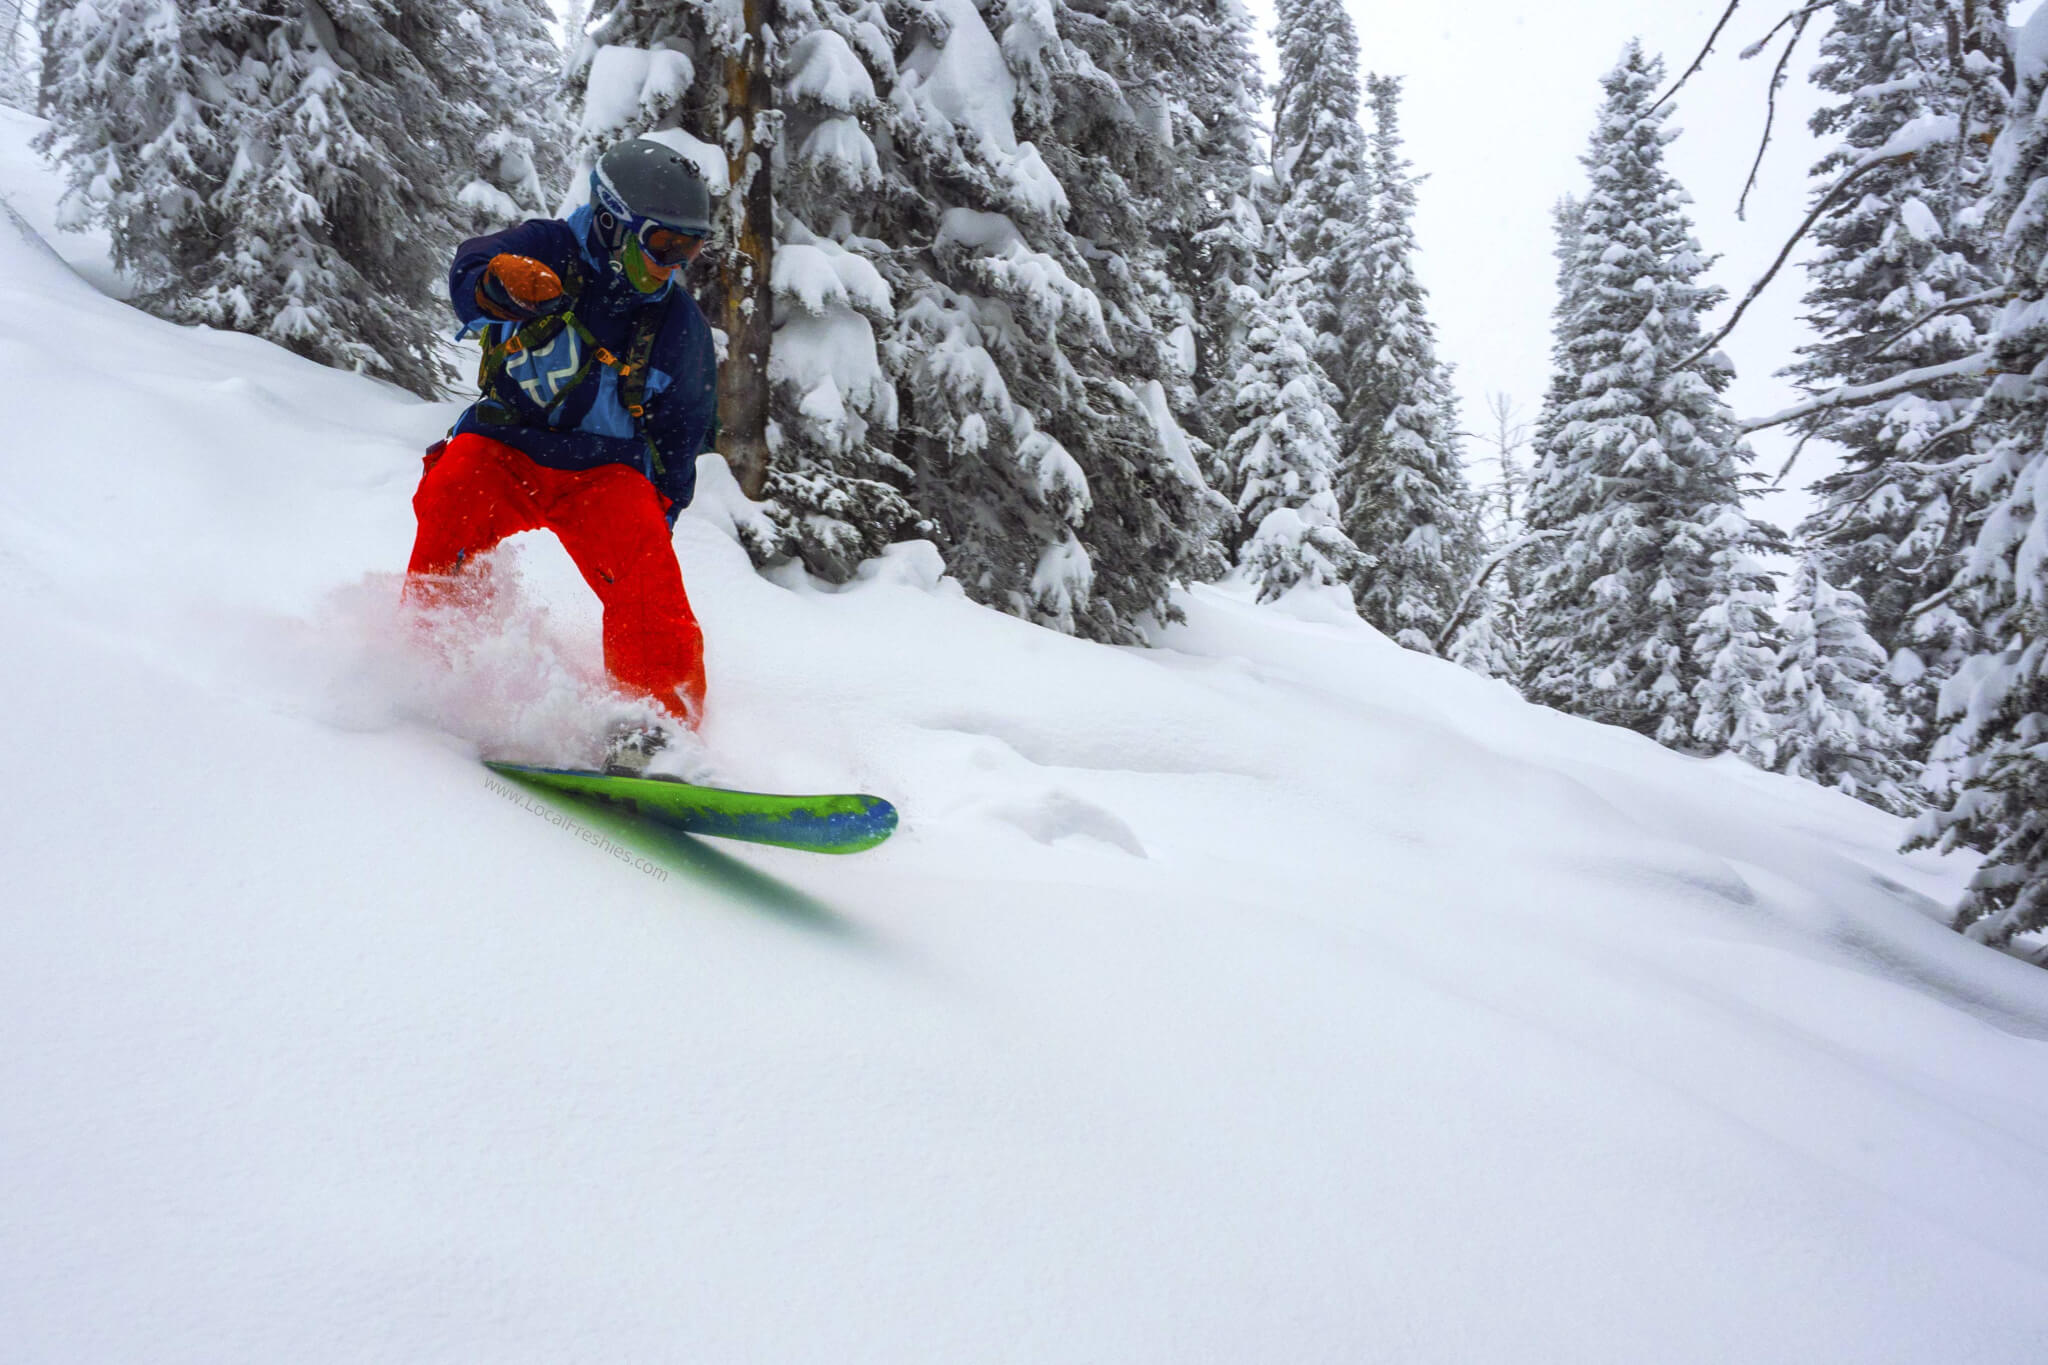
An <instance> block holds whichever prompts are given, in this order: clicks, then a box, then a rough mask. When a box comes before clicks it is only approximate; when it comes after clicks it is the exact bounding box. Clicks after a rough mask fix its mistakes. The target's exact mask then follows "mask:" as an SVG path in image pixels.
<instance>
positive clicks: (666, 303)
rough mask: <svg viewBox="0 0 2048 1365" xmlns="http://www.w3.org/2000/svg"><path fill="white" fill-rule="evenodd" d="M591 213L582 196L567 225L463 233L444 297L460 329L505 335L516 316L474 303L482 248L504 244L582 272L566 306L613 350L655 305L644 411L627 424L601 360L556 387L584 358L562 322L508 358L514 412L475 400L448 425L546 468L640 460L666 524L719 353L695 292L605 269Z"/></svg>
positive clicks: (486, 251)
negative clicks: (486, 410) (662, 497)
mask: <svg viewBox="0 0 2048 1365" xmlns="http://www.w3.org/2000/svg"><path fill="white" fill-rule="evenodd" d="M590 220H591V213H590V207H589V206H588V205H584V206H583V207H581V208H578V209H577V210H576V211H575V212H574V213H572V214H570V215H569V218H568V220H567V221H566V222H565V221H563V220H562V219H560V218H533V219H529V220H528V221H526V222H524V223H521V224H520V225H519V226H517V227H513V228H507V229H506V230H505V231H503V232H494V233H491V234H489V235H488V236H484V237H473V238H471V239H470V240H469V241H466V242H464V243H463V244H462V246H461V247H460V248H459V249H458V250H457V251H456V253H455V265H454V267H453V268H452V269H451V270H450V271H449V272H448V297H449V299H450V300H451V301H452V302H453V303H454V304H455V313H456V316H457V317H459V318H461V319H462V322H463V328H462V332H461V335H463V336H471V335H474V334H476V333H478V332H487V333H488V334H489V335H488V338H487V339H488V341H490V342H502V341H503V340H504V338H505V337H506V336H507V335H509V334H510V333H512V332H513V331H515V330H517V324H514V323H508V322H494V321H492V320H491V319H490V318H489V317H487V316H485V314H484V313H483V310H482V309H480V308H478V307H477V302H476V286H477V281H478V279H479V278H481V277H482V275H483V271H484V267H485V266H486V265H488V264H489V263H490V260H491V257H493V256H496V255H498V254H499V253H501V252H508V253H510V254H512V255H515V256H531V257H532V258H533V259H534V260H537V261H540V262H542V263H544V264H546V265H547V266H548V267H549V268H550V269H552V270H553V271H554V272H555V273H556V274H558V275H560V276H561V277H562V279H563V281H564V283H568V282H569V281H570V280H571V278H572V276H577V275H580V276H581V278H582V279H583V280H584V281H585V283H584V285H583V289H582V292H581V294H580V295H578V296H577V298H576V299H575V301H574V303H573V305H572V311H573V312H574V313H575V315H576V318H577V320H578V321H579V322H581V323H582V324H583V325H584V326H585V327H586V328H588V329H589V330H590V333H591V335H592V336H594V337H595V338H596V339H597V343H598V344H599V345H600V346H602V347H604V348H605V349H606V350H608V351H610V352H611V353H612V354H613V355H615V356H624V355H625V354H626V353H627V350H628V348H629V347H630V345H631V343H632V337H633V330H634V322H635V318H636V315H637V314H638V312H639V310H640V309H643V308H658V309H661V310H662V313H663V317H662V320H661V329H660V331H659V332H657V333H656V334H655V342H654V352H653V355H652V357H651V360H650V365H649V375H648V380H647V393H646V401H645V403H644V407H645V409H646V411H645V413H644V415H642V416H641V417H640V418H639V419H638V420H637V421H636V420H635V419H634V417H633V416H632V414H630V413H628V412H627V411H626V406H625V404H624V402H622V401H621V400H620V397H619V376H618V372H617V371H616V370H614V369H613V368H612V367H611V366H609V365H602V364H593V365H591V366H590V367H589V369H588V371H587V372H586V374H585V375H584V377H583V379H582V381H581V382H580V383H577V384H575V386H574V387H573V388H571V389H569V391H568V392H567V393H566V394H564V393H563V391H562V385H563V383H564V381H566V380H568V379H570V378H571V377H573V376H574V374H575V372H576V371H577V369H578V368H580V367H581V365H582V361H583V359H584V356H583V351H584V348H585V343H584V341H583V339H582V338H581V337H579V336H578V335H577V334H576V332H575V331H574V329H571V328H563V329H562V330H561V331H560V332H559V333H558V334H557V335H556V336H555V338H554V340H553V341H551V342H550V343H548V344H547V345H546V346H545V347H543V348H542V349H540V350H538V351H536V350H534V349H532V348H528V349H526V350H524V351H520V352H517V353H516V354H514V355H512V356H511V357H510V358H509V359H508V361H507V364H506V369H505V379H504V380H503V381H501V387H503V388H504V389H505V390H506V391H507V393H508V394H509V395H510V397H511V398H512V399H513V400H514V401H513V406H514V408H515V410H516V411H517V412H518V414H519V420H518V421H515V422H512V423H509V424H508V423H504V422H494V421H488V420H485V419H484V418H483V417H482V416H480V415H479V413H478V411H477V410H478V408H479V407H481V406H483V404H482V403H481V402H479V403H476V404H472V405H471V406H470V407H469V409H468V410H467V411H465V412H464V413H463V414H462V416H461V417H460V418H458V419H457V420H456V423H455V430H456V431H473V432H475V433H477V434H478V435H480V436H488V437H490V438H491V439H492V440H494V441H503V442H504V443H505V444H506V445H509V446H512V447H514V448H516V449H517V450H519V451H521V452H522V453H524V454H525V455H526V456H527V458H529V459H531V460H532V461H533V462H534V463H536V464H543V465H547V466H549V467H550V468H553V469H594V468H596V467H597V466H599V465H606V464H622V465H627V466H630V467H631V468H634V469H637V470H639V471H640V472H641V473H642V474H645V475H646V476H647V477H648V479H650V480H651V481H652V482H653V484H654V486H655V487H656V488H658V489H659V490H661V492H663V493H665V494H666V495H668V497H669V498H671V499H673V506H671V507H670V508H669V521H670V524H674V521H675V518H676V515H677V514H678V513H679V512H681V510H682V509H683V508H684V507H685V506H686V505H688V503H689V501H690V498H691V496H692V495H693V494H694V493H695V492H696V490H697V456H698V455H699V454H701V453H702V452H703V450H704V447H705V445H706V443H707V442H708V441H709V440H710V439H711V435H712V432H713V426H714V423H715V421H716V418H717V414H718V357H717V352H716V351H715V350H714V349H713V347H712V344H711V327H710V325H709V324H708V323H706V322H705V321H704V314H703V313H702V312H700V311H699V310H698V308H697V304H696V301H695V300H694V299H692V298H691V297H690V296H689V295H688V294H687V293H685V292H683V291H682V290H681V289H678V288H676V287H675V286H674V285H673V284H671V285H670V286H669V287H668V288H667V289H664V290H663V291H662V292H661V293H659V294H655V295H651V296H650V295H646V294H642V293H640V292H639V291H637V290H635V289H634V288H633V286H632V285H631V284H630V283H628V282H627V281H626V279H625V278H624V277H623V276H621V275H619V274H618V273H617V272H615V271H613V270H611V269H609V268H608V258H607V256H606V253H605V252H604V251H603V250H602V249H601V248H600V247H599V246H597V245H596V244H594V243H593V242H592V241H591V239H590V234H591V224H590ZM491 396H492V395H490V394H486V395H484V397H485V398H489V397H491ZM557 399H559V400H560V401H559V403H557V401H556V400H557Z"/></svg>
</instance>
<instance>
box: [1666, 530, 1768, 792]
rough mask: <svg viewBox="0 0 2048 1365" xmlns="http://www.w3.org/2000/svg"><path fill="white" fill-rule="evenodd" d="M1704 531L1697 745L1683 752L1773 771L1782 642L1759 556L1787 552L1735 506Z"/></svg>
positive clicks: (1695, 652) (1695, 639)
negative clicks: (1707, 549) (1707, 553)
mask: <svg viewBox="0 0 2048 1365" xmlns="http://www.w3.org/2000/svg"><path fill="white" fill-rule="evenodd" d="M1705 529H1706V534H1707V538H1708V543H1709V544H1711V545H1712V546H1713V553H1712V555H1711V557H1710V559H1709V563H1708V569H1709V571H1708V577H1707V582H1706V605H1705V606H1704V607H1703V608H1701V610H1700V613H1699V615H1698V617H1697V618H1696V619H1695V620H1694V621H1693V623H1692V627H1691V630H1690V635H1691V644H1690V653H1691V655H1692V660H1693V665H1694V668H1695V669H1696V671H1697V678H1698V680H1697V681H1696V682H1695V683H1694V684H1693V689H1692V705H1693V720H1692V737H1691V741H1690V743H1689V744H1686V745H1683V746H1681V747H1689V748H1693V749H1697V750H1699V751H1701V752H1703V753H1728V754H1734V755H1736V756H1737V757H1738V758H1742V759H1746V760H1747V761H1749V762H1751V763H1754V764H1756V765H1757V766H1758V767H1760V768H1768V767H1770V766H1771V765H1772V764H1773V763H1774V762H1775V761H1776V757H1777V719H1776V717H1775V715H1774V714H1773V713H1772V709H1771V694H1772V689H1773V687H1774V686H1775V684H1776V681H1777V676H1778V664H1777V660H1778V651H1779V648H1780V646H1781V644H1782V637H1781V635H1780V633H1779V629H1778V622H1777V620H1776V619H1775V617H1774V616H1773V614H1772V604H1773V599H1774V598H1775V597H1776V595H1777V586H1778V585H1777V580H1776V578H1775V577H1774V576H1773V575H1772V573H1771V571H1770V568H1769V566H1768V565H1766V564H1765V563H1764V561H1763V559H1762V556H1761V552H1762V551H1764V550H1767V549H1777V548H1782V547H1781V546H1779V544H1778V537H1776V536H1775V535H1773V534H1770V533H1768V532H1767V531H1765V530H1764V528H1760V527H1758V526H1756V525H1755V524H1753V523H1752V522H1751V521H1750V520H1749V518H1748V517H1746V516H1744V515H1743V513H1742V512H1741V510H1740V509H1739V508H1737V507H1735V506H1732V505H1730V506H1724V507H1722V508H1721V509H1720V511H1719V513H1718V514H1717V515H1716V516H1715V517H1714V519H1713V520H1712V521H1711V522H1710V523H1708V525H1707V526H1706V528H1705Z"/></svg>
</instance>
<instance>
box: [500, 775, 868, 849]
mask: <svg viewBox="0 0 2048 1365" xmlns="http://www.w3.org/2000/svg"><path fill="white" fill-rule="evenodd" d="M484 766H485V767H486V768H489V769H490V770H491V771H492V772H495V773H502V774H504V775H505V776H506V777H510V778H514V779H516V780H518V781H521V782H528V783H531V784H533V785H534V786H537V787H544V788H546V789H548V790H550V791H559V792H567V793H568V794H570V795H572V796H580V797H584V798H586V799H588V800H592V801H600V802H603V803H604V804H606V805H608V806H613V807H616V808H619V809H622V810H625V811H627V812H629V813H630V814H632V815H635V816H637V817H639V818H641V819H645V820H649V821H652V822H654V823H656V824H660V825H666V826H668V827H669V828H670V829H679V830H682V831H684V832H685V833H688V834H709V835H714V836H716V837H717V838H720V839H744V840H746V841H747V842H748V843H754V844H773V845H775V846H776V847H778V848H794V849H801V850H803V851H804V852H806V853H859V852H861V851H862V850H863V849H870V848H873V847H874V846H875V845H876V844H879V843H881V842H882V841H883V840H884V839H887V838H888V837H889V836H890V835H891V834H893V833H895V831H896V808H895V807H894V806H892V805H890V804H889V803H888V802H887V801H884V800H883V799H882V798H881V797H879V796H865V795H860V794H845V795H833V796H773V795H769V794H768V793H765V792H742V791H731V790H728V789H727V788H724V787H700V786H698V785H696V784H695V783H693V782H684V781H682V780H680V779H679V778H672V777H623V776H617V775H614V774H611V773H596V772H587V771H583V770H580V769H576V768H533V767H528V766H526V765H525V764H521V763H500V762H497V761H495V760H493V759H485V760H484Z"/></svg>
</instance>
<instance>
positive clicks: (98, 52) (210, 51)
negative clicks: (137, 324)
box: [41, 0, 516, 394]
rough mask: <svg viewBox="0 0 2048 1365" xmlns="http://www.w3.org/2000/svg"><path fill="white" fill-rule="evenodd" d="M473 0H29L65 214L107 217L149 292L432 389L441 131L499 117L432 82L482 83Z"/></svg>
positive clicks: (445, 215)
mask: <svg viewBox="0 0 2048 1365" xmlns="http://www.w3.org/2000/svg"><path fill="white" fill-rule="evenodd" d="M482 13H483V11H482V10H481V9H473V8H472V7H471V6H470V5H467V4H463V5H453V6H450V5H442V4H430V3H427V0H391V2H390V3H372V0H328V2H327V3H317V2H316V3H303V4H302V3H299V0H252V2H251V3H248V4H241V3H234V4H230V3H226V2H225V0H178V2H176V3H174V2H173V0H105V2H104V3H95V4H91V5H86V4H68V3H67V4H51V5H49V6H47V7H45V8H44V10H43V11H42V13H41V23H42V30H41V31H42V36H43V42H44V47H45V53H46V56H45V65H44V91H43V93H44V100H45V108H46V112H48V114H49V115H50V117H51V119H52V127H51V128H50V129H49V130H48V131H47V132H46V134H45V135H44V139H43V142H42V145H43V146H44V148H45V149H46V150H50V151H53V152H55V154H56V155H57V156H58V158H59V159H60V160H61V161H62V162H63V164H64V167H65V170H66V175H67V179H68V181H69V191H68V193H67V195H66V199H65V204H64V216H65V221H66V223H67V224H68V225H72V226H82V225H85V224H87V223H104V224H105V225H106V227H107V228H108V230H109V232H110V233H111V235H112V237H113V248H114V259H115V263H116V264H117V265H118V266H119V267H121V268H122V269H123V270H125V271H127V272H128V273H129V274H130V275H131V276H132V277H133V278H134V280H135V282H136V285H137V294H136V302H137V303H139V304H141V305H142V306H144V307H146V308H149V309H150V310H151V311H153V312H156V313H158V314H160V315H162V316H164V317H168V318H170V319H172V320H174V321H178V322H187V323H195V322H196V323H205V324H208V325H211V326H216V327H224V328H231V329H234V330H237V331H247V332H253V333H256V334H257V335H259V336H263V337H267V338H269V339H270V340H272V341H275V342H277V343H279V344H280V345H283V346H286V347H288V348H290V349H292V350H294V351H297V352H298V353H300V354H301V355H305V356H308V357H310V358H312V359H315V360H319V361H322V362H323V363H326V364H332V365H341V366H347V367H350V368H355V369H360V370H363V371H366V372H368V373H371V374H376V375H381V376H383V377H385V378H388V379H391V380H394V381H396V382H398V383H401V384H403V385H405V386H406V387H408V388H410V389H412V390H414V391H415V392H418V393H422V394H432V393H434V392H435V391H436V390H437V389H438V387H439V385H440V383H441V381H442V380H443V378H444V377H445V375H446V366H445V365H444V364H443V362H442V360H441V359H440V353H439V343H438V340H437V337H436V333H437V332H438V331H439V329H440V327H441V326H442V324H443V323H444V322H445V315H444V313H445V302H444V301H443V300H441V299H440V298H439V290H440V280H441V278H442V275H443V271H444V269H445V267H446V265H447V252H448V250H449V248H450V247H451V246H452V245H453V242H454V238H455V227H454V224H455V220H456V217H457V209H456V205H455V203H454V196H455V192H456V189H457V188H458V186H459V185H460V184H461V183H462V182H463V181H466V180H468V179H469V178H471V176H472V175H473V169H472V168H470V167H467V166H465V165H463V164H462V158H460V157H458V156H454V155H451V149H456V148H460V149H464V150H465V151H466V150H467V149H470V148H475V147H477V146H479V144H480V142H481V141H482V139H483V138H484V135H485V133H486V131H487V130H488V129H489V128H490V127H495V126H500V125H502V123H503V122H504V120H503V119H501V118H499V117H497V113H498V111H499V109H500V108H501V106H500V105H498V104H496V103H483V102H480V101H479V99H477V98H460V97H451V94H450V92H457V94H458V95H460V94H463V93H467V94H469V95H475V94H477V92H480V91H482V90H484V89H486V88H487V87H486V86H485V84H484V83H483V82H481V81H480V80H479V78H478V73H477V72H476V71H475V69H474V66H475V62H476V53H477V51H478V41H479V40H478V38H477V30H478V27H479V26H480V25H481V23H482V19H481V18H480V16H481V15H482ZM515 76H516V73H515ZM500 88H501V89H502V88H503V87H500Z"/></svg>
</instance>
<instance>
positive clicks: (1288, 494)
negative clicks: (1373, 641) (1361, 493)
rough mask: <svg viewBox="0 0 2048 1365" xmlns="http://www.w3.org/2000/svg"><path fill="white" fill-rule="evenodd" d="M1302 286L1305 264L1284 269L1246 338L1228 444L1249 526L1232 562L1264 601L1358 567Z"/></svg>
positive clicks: (1331, 389) (1332, 402) (1335, 431)
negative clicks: (1343, 518)
mask: <svg viewBox="0 0 2048 1365" xmlns="http://www.w3.org/2000/svg"><path fill="white" fill-rule="evenodd" d="M1307 287H1308V276H1307V272H1306V271H1303V270H1301V269H1300V268H1299V267H1295V268H1293V269H1292V270H1291V271H1282V273H1281V275H1280V278H1279V280H1278V281H1277V282H1276V285H1275V288H1274V291H1273V297H1272V298H1271V299H1269V300H1267V304H1266V307H1265V309H1264V310H1263V315H1262V317H1261V319H1260V321H1259V322H1258V323H1257V324H1255V325H1254V326H1253V328H1252V330H1251V332H1250V334H1249V335H1248V337H1247V338H1246V341H1245V345H1244V348H1243V349H1244V355H1245V361H1244V365H1243V367H1242V368H1241V369H1240V370H1239V372H1238V374H1237V376H1236V380H1235V390H1236V394H1237V400H1236V402H1237V406H1236V412H1235V414H1234V415H1235V418H1236V421H1237V429H1236V430H1235V431H1234V432H1233V433H1232V434H1231V437H1230V442H1229V444H1228V446H1226V447H1225V449H1224V460H1225V462H1226V464H1227V466H1228V471H1229V482H1228V484H1227V486H1228V487H1230V488H1232V489H1233V490H1234V491H1235V493H1236V501H1237V511H1238V516H1239V519H1240V525H1242V527H1243V528H1244V531H1245V538H1244V540H1243V543H1242V544H1241V545H1240V547H1239V549H1238V564H1239V566H1240V569H1241V571H1242V572H1243V574H1244V576H1245V578H1246V579H1247V581H1249V582H1250V583H1251V584H1252V585H1253V586H1254V588H1255V589H1256V591H1257V593H1258V599H1259V600H1260V601H1262V602H1264V601H1270V600H1272V599H1273V598H1275V597H1278V596H1279V595H1280V594H1281V593H1283V592H1285V591H1286V590H1287V589H1289V588H1291V587H1293V586H1294V585H1295V584H1297V583H1300V582H1304V581H1307V582H1310V583H1316V584H1324V585H1337V584H1342V583H1347V582H1348V581H1349V580H1350V579H1351V577H1352V576H1354V575H1355V574H1357V573H1358V572H1359V571H1360V570H1359V563H1358V561H1359V555H1358V551H1357V548H1356V546H1354V545H1353V544H1352V542H1351V540H1350V539H1349V538H1348V537H1347V536H1346V535H1345V534H1344V531H1343V529H1342V527H1341V525H1340V524H1339V515H1338V514H1339V508H1338V505H1337V497H1336V491H1335V488H1334V486H1333V485H1334V479H1335V475H1336V468H1337V458H1338V452H1339V440H1340V437H1339V422H1338V416H1337V411H1336V397H1337V391H1336V388H1335V386H1334V385H1332V384H1331V383H1330V381H1329V379H1328V377H1327V376H1325V375H1324V373H1323V370H1322V367H1321V366H1320V365H1318V364H1317V363H1316V361H1315V356H1314V354H1313V351H1314V346H1315V335H1314V333H1313V332H1311V331H1310V330H1309V327H1308V323H1307V321H1306V320H1305V319H1304V318H1303V317H1302V310H1301V305H1300V303H1299V301H1298V300H1299V296H1300V294H1301V293H1302V292H1304V291H1305V290H1306V288H1307Z"/></svg>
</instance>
